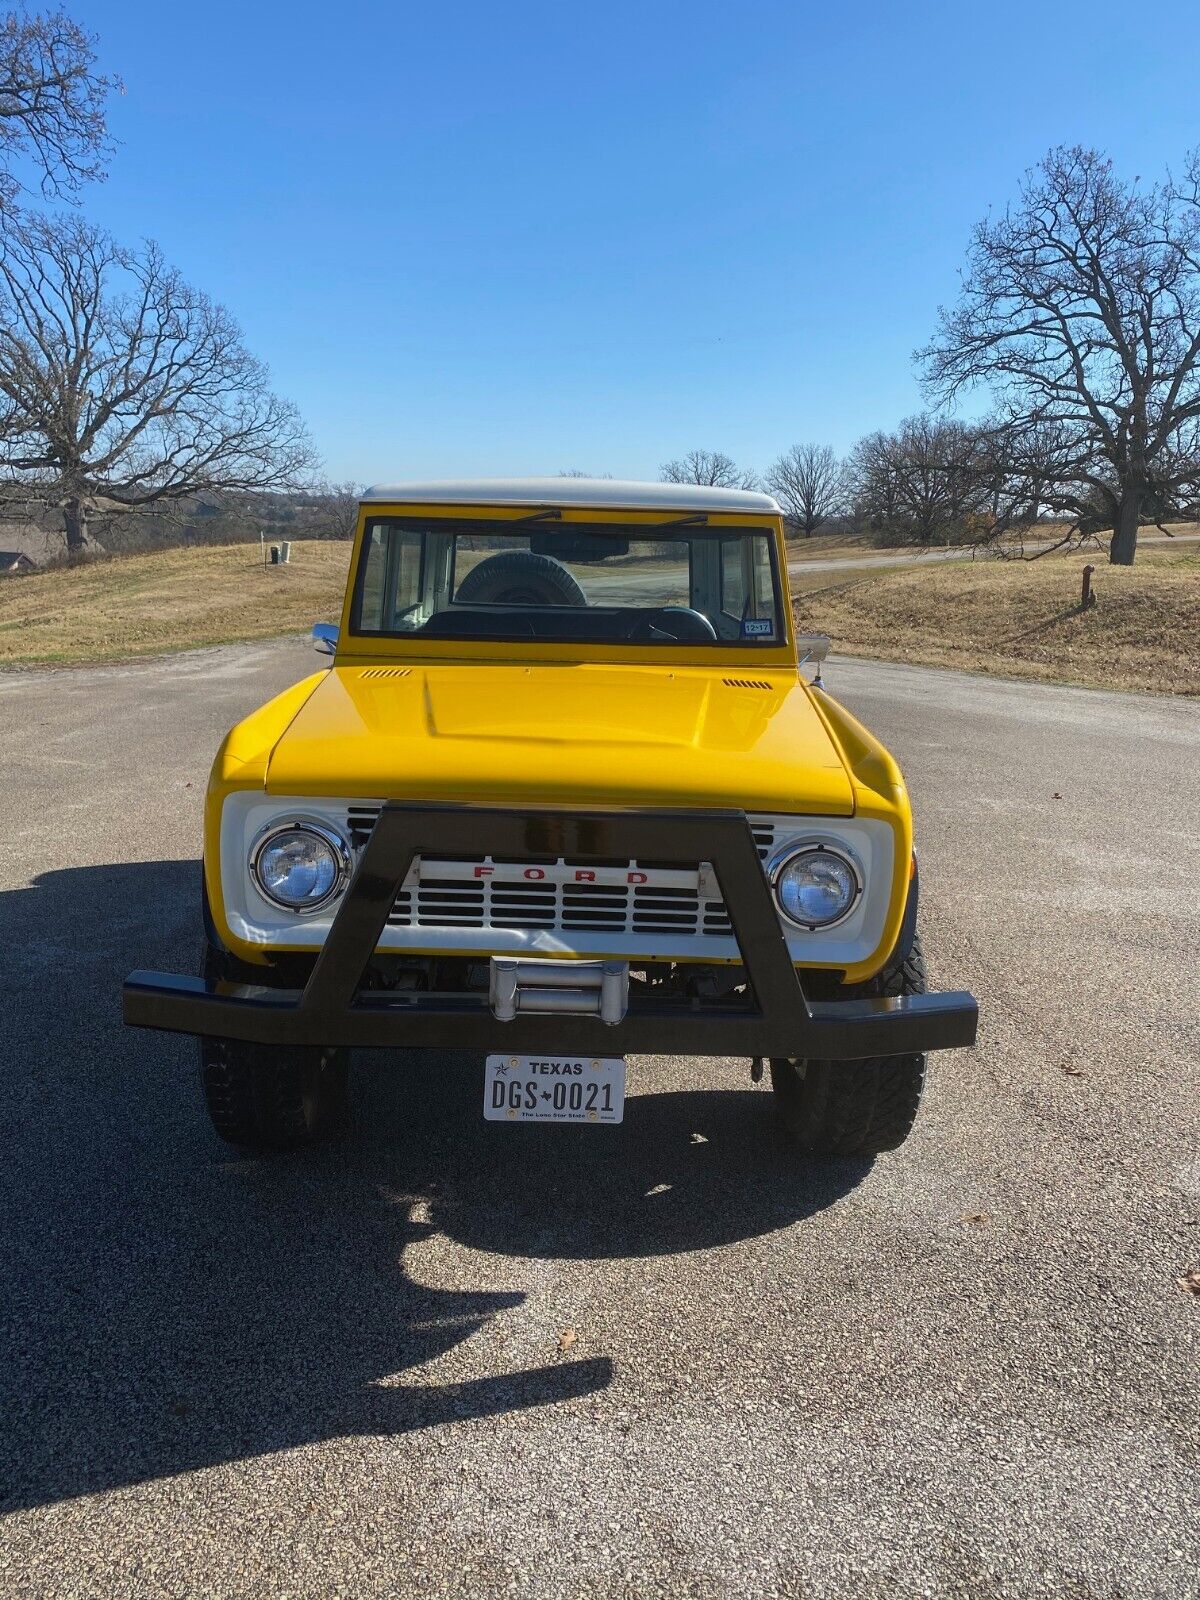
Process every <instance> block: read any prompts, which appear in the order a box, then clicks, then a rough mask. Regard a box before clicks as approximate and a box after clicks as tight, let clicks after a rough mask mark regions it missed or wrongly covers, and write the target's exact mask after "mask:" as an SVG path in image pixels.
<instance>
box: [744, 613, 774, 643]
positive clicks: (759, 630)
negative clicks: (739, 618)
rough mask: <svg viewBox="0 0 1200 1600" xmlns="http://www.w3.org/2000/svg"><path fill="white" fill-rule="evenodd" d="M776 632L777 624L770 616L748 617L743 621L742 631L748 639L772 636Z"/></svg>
mask: <svg viewBox="0 0 1200 1600" xmlns="http://www.w3.org/2000/svg"><path fill="white" fill-rule="evenodd" d="M774 632H775V624H774V623H773V622H772V621H771V619H770V617H747V618H746V619H745V621H744V622H743V623H742V633H743V634H744V635H745V637H746V638H747V639H755V638H760V637H762V636H763V635H766V636H770V635H771V634H772V633H774Z"/></svg>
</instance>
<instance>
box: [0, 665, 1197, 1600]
mask: <svg viewBox="0 0 1200 1600" xmlns="http://www.w3.org/2000/svg"><path fill="white" fill-rule="evenodd" d="M313 665H314V658H313V657H312V656H311V654H310V653H309V652H307V651H306V650H303V649H301V648H300V647H299V646H298V645H296V644H294V643H283V644H278V645H271V646H260V647H238V648H230V649H224V650H219V651H208V652H203V653H199V654H193V655H188V656H182V657H179V658H176V659H174V660H172V661H169V662H165V663H164V662H159V663H152V664H147V665H141V666H136V667H125V668H121V669H111V670H108V669H97V670H87V671H75V672H60V673H30V674H23V675H20V676H8V677H4V678H2V679H0V727H2V728H3V740H4V752H5V754H4V771H5V778H6V782H5V792H6V794H7V797H8V798H7V801H6V802H5V810H6V816H5V819H4V826H3V829H2V830H0V934H2V943H0V951H2V952H3V956H2V960H3V963H4V970H5V977H6V989H7V1006H6V1011H5V1020H4V1029H3V1031H4V1035H5V1047H4V1052H3V1061H4V1069H5V1075H6V1086H5V1093H4V1094H3V1097H2V1099H0V1118H2V1120H3V1146H2V1149H3V1162H2V1164H0V1205H2V1212H0V1216H2V1218H3V1227H2V1229H0V1339H2V1341H3V1345H2V1350H0V1356H2V1359H0V1404H2V1405H3V1408H4V1415H3V1431H2V1435H0V1438H2V1443H0V1505H2V1506H3V1509H4V1511H5V1515H4V1517H3V1518H2V1519H0V1591H2V1592H3V1593H4V1594H6V1595H13V1596H17V1595H20V1596H22V1597H26V1596H38V1595H45V1596H55V1597H56V1600H60V1597H65V1596H70V1595H95V1596H109V1595H124V1594H131V1595H134V1594H136V1595H169V1596H184V1595H197V1594H203V1595H206V1596H219V1595H234V1594H236V1595H242V1596H250V1595H264V1596H265V1595H276V1594H287V1595H295V1596H314V1597H315V1596H322V1597H324V1596H332V1595H345V1596H352V1597H354V1600H360V1597H365V1596H375V1595H379V1596H383V1595H389V1596H391V1595H409V1594H412V1595H425V1594H439V1595H440V1594H446V1595H470V1596H472V1597H487V1596H492V1595H501V1594H505V1595H507V1594H519V1595H529V1596H537V1597H541V1596H552V1595H553V1596H558V1595H562V1596H570V1597H571V1600H587V1597H593V1596H629V1597H633V1596H638V1597H641V1596H648V1595H658V1594H663V1595H671V1596H680V1595H687V1596H702V1597H709V1596H736V1597H739V1600H741V1597H758V1596H767V1595H788V1596H806V1597H813V1596H837V1597H852V1596H868V1595H870V1596H875V1595H880V1596H883V1595H889V1596H890V1595H895V1594H905V1595H907V1594H912V1593H918V1594H921V1593H923V1594H929V1595H938V1596H941V1595H958V1594H962V1595H970V1596H992V1595H1038V1596H1043V1595H1065V1596H1070V1597H1073V1600H1085V1597H1089V1600H1091V1597H1113V1600H1116V1597H1118V1596H1119V1597H1121V1600H1130V1597H1134V1596H1151V1595H1153V1596H1163V1597H1168V1596H1169V1597H1172V1600H1177V1597H1183V1596H1192V1595H1200V1534H1198V1527H1200V1474H1198V1472H1197V1446H1198V1435H1200V1407H1198V1404H1197V1398H1198V1397H1197V1373H1198V1370H1200V1362H1198V1359H1197V1358H1198V1356H1200V1297H1197V1296H1193V1295H1191V1294H1190V1293H1188V1292H1187V1291H1186V1290H1185V1289H1184V1288H1183V1287H1181V1286H1180V1283H1179V1281H1178V1280H1179V1279H1180V1277H1181V1275H1183V1274H1184V1273H1185V1271H1186V1270H1187V1269H1188V1268H1189V1267H1193V1266H1197V1265H1200V1140H1198V1137H1197V1135H1198V1131H1200V1115H1198V1103H1200V1095H1198V1093H1197V1090H1198V1087H1200V1068H1198V1060H1200V1024H1198V1021H1197V1014H1198V1000H1197V994H1198V990H1200V970H1198V969H1197V963H1196V950H1197V946H1198V943H1200V941H1198V939H1197V934H1198V918H1197V905H1198V904H1200V829H1198V827H1197V821H1196V789H1197V779H1198V778H1200V707H1197V706H1196V705H1195V704H1194V703H1188V702H1185V701H1180V702H1170V701H1165V700H1155V699H1149V698H1135V697H1122V696H1117V695H1106V694H1102V693H1097V692H1093V691H1088V690H1082V689H1059V688H1048V687H1043V686H1041V685H1032V684H1031V685H1013V684H1008V683H1002V682H991V681H987V680H982V679H970V678H967V677H963V676H959V675H957V674H954V673H948V672H937V671H930V670H924V669H918V668H899V667H891V666H887V665H881V664H875V663H849V662H839V663H834V664H833V665H832V666H831V667H830V668H829V669H828V674H827V676H828V682H829V686H830V688H831V689H832V691H833V692H834V693H835V694H838V695H840V696H842V697H844V699H845V700H846V702H847V704H848V705H849V706H850V707H851V709H852V710H854V711H855V712H856V713H858V714H860V715H861V716H863V717H864V719H865V720H866V721H867V722H868V723H870V724H871V725H872V726H873V727H874V728H875V729H876V730H877V731H878V732H879V733H880V734H881V735H882V736H883V737H884V738H885V739H886V740H887V741H888V742H889V743H890V745H891V746H892V748H893V749H894V751H895V752H896V754H897V755H898V757H899V758H900V760H901V762H902V764H903V765H904V767H905V769H906V772H907V775H908V778H909V781H910V784H911V787H912V790H913V795H914V802H915V808H916V814H917V819H918V844H919V848H920V851H921V887H922V904H923V912H924V917H923V920H924V930H925V938H926V944H927V948H928V950H929V953H930V957H931V965H932V969H933V978H934V981H935V983H937V984H938V985H939V986H941V987H968V988H971V989H973V990H974V991H975V992H976V994H977V995H978V997H979V1000H980V1004H981V1008H982V1025H981V1036H980V1044H979V1047H978V1049H977V1050H975V1051H974V1052H970V1053H967V1052H963V1053H955V1054H950V1055H945V1056H941V1057H938V1058H936V1060H935V1066H934V1069H933V1073H932V1083H931V1089H930V1092H929V1094H928V1097H927V1100H926V1104H925V1108H924V1109H923V1111H922V1115H921V1117H920V1119H919V1121H918V1125H917V1129H916V1132H915V1133H914V1135H913V1138H912V1139H911V1140H910V1142H909V1143H908V1144H907V1145H906V1146H905V1147H904V1148H903V1149H902V1150H901V1151H899V1152H897V1153H896V1154H895V1155H892V1156H888V1157H884V1158H882V1159H880V1160H879V1161H877V1162H876V1163H875V1164H874V1165H873V1166H870V1165H863V1164H855V1165H840V1166H834V1167H830V1168H826V1169H817V1168H806V1167H804V1166H797V1165H793V1164H791V1163H790V1162H789V1161H788V1160H787V1159H786V1158H785V1156H784V1155H783V1154H782V1153H781V1152H780V1151H779V1150H778V1149H777V1148H776V1146H775V1145H774V1144H773V1142H772V1138H771V1134H770V1097H769V1093H768V1091H767V1090H766V1089H765V1088H762V1087H759V1088H755V1087H753V1086H752V1085H751V1083H750V1080H749V1074H748V1063H747V1062H746V1061H729V1062H717V1061H708V1062H701V1061H694V1060H674V1059H663V1058H658V1059H642V1060H637V1061H635V1062H634V1063H632V1071H631V1082H630V1088H631V1100H630V1102H629V1104H628V1107H627V1112H626V1122H625V1124H624V1125H623V1126H622V1127H621V1128H619V1129H594V1128H589V1129H574V1130H573V1129H556V1128H552V1127H517V1128H513V1127H505V1126H503V1125H490V1124H489V1125H485V1124H484V1123H483V1122H482V1120H481V1119H480V1116H479V1107H478V1100H479V1094H480V1088H479V1067H478V1064H477V1063H476V1062H474V1061H472V1060H470V1059H463V1058H457V1057H434V1056H424V1057H417V1058H414V1059H413V1060H411V1061H409V1062H406V1063H404V1064H403V1065H401V1066H397V1065H396V1064H394V1063H391V1062H389V1061H388V1060H387V1059H386V1058H374V1057H371V1056H364V1057H362V1058H361V1059H360V1060H359V1062H358V1065H357V1068H356V1072H355V1076H354V1080H353V1101H354V1128H353V1131H352V1135H351V1137H350V1138H349V1139H348V1140H347V1141H346V1142H345V1143H343V1144H341V1145H339V1146H337V1147H335V1148H332V1149H327V1150H324V1151H321V1152H318V1153H315V1154H313V1153H310V1154H301V1155H299V1156H295V1157H288V1158H284V1159H273V1160H257V1159H247V1158H243V1157H240V1156H238V1155H236V1154H235V1153H233V1152H231V1151H229V1150H227V1149H225V1148H224V1147H222V1146H221V1145H219V1144H218V1143H217V1141H216V1140H215V1139H214V1138H213V1137H212V1136H211V1134H210V1133H209V1131H208V1128H207V1124H206V1121H205V1119H204V1115H203V1111H202V1108H201V1104H200V1099H199V1093H198V1087H197V1082H196V1074H195V1071H194V1062H193V1050H192V1048H191V1047H190V1046H189V1045H188V1043H187V1042H186V1041H182V1040H178V1039H173V1038H170V1037H167V1036H153V1035H149V1034H136V1033H132V1032H126V1031H125V1030H123V1029H122V1027H121V1024H120V1020H119V995H118V988H119V983H120V980H121V978H122V976H123V975H124V974H125V972H126V971H127V970H128V969H129V968H130V967H132V966H135V965H143V966H156V965H157V966H166V967H175V968H177V969H178V968H180V967H181V966H186V967H188V968H190V967H191V965H192V963H193V962H194V959H195V956H196V947H197V929H196V921H197V904H196V903H197V890H198V870H197V866H196V854H197V840H198V835H199V816H200V805H201V795H202V790H203V785H204V781H205V776H206V770H207V765H208V762H209V760H210V758H211V755H212V752H213V750H214V748H215V745H216V742H217V739H218V738H219V736H220V734H221V733H222V732H223V731H224V729H225V728H226V726H227V725H228V724H229V723H230V722H231V721H232V720H234V719H235V718H236V717H237V716H239V715H240V714H242V713H243V712H244V711H246V710H248V709H249V708H250V707H251V706H253V705H254V704H256V703H258V702H259V701H260V700H261V699H263V698H265V697H266V695H267V694H268V693H270V692H273V691H274V690H275V689H277V688H280V687H282V686H284V685H285V684H287V683H288V682H290V681H292V680H293V679H295V678H296V677H298V676H300V675H301V674H302V673H304V672H307V671H309V670H311V669H312V667H313Z"/></svg>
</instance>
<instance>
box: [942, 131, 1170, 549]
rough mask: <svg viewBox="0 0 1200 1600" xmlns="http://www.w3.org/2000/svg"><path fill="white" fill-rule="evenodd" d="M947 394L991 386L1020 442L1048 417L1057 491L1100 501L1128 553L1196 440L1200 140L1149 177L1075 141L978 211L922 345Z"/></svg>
mask: <svg viewBox="0 0 1200 1600" xmlns="http://www.w3.org/2000/svg"><path fill="white" fill-rule="evenodd" d="M917 359H918V360H919V361H920V362H921V363H922V364H923V366H924V372H925V377H926V381H927V384H928V387H929V389H930V391H931V393H932V394H934V395H935V396H936V397H937V398H938V399H939V400H942V401H950V400H952V399H953V398H954V397H955V396H957V395H958V394H959V393H960V392H962V391H964V390H968V389H970V388H972V387H974V386H976V385H986V386H988V387H989V388H990V389H991V390H992V392H993V394H994V397H995V400H996V404H997V413H998V422H999V424H1000V425H1002V426H1004V427H1005V428H1007V429H1009V430H1010V431H1011V432H1012V434H1013V435H1014V436H1015V437H1017V438H1018V439H1019V438H1020V437H1021V436H1022V435H1028V434H1029V433H1030V432H1031V431H1032V430H1043V431H1044V430H1047V429H1048V430H1050V431H1051V433H1052V435H1053V436H1054V437H1055V438H1056V439H1057V440H1058V441H1059V443H1060V446H1061V448H1062V450H1063V453H1064V456H1065V458H1066V460H1067V462H1069V473H1068V476H1067V477H1066V478H1065V479H1064V480H1062V481H1061V482H1060V484H1059V486H1058V487H1059V494H1058V500H1059V502H1060V503H1061V505H1062V506H1063V507H1064V508H1065V509H1066V511H1067V512H1068V514H1070V515H1072V516H1074V517H1077V518H1079V519H1080V520H1081V523H1082V521H1083V520H1084V519H1086V518H1087V517H1089V516H1090V517H1092V518H1094V517H1095V515H1096V513H1097V511H1099V513H1100V515H1101V517H1102V522H1103V526H1104V527H1106V528H1111V529H1112V541H1111V544H1110V547H1109V558H1110V560H1111V561H1113V562H1115V563H1117V564H1119V565H1125V566H1127V565H1129V564H1131V563H1132V561H1133V559H1134V553H1135V551H1136V548H1137V531H1138V527H1139V525H1140V524H1141V522H1142V521H1144V520H1145V519H1146V518H1147V517H1148V516H1150V517H1159V516H1160V515H1161V514H1162V513H1163V511H1164V510H1169V509H1170V508H1172V507H1174V506H1176V505H1177V504H1178V503H1179V501H1180V499H1181V498H1182V499H1183V500H1184V501H1185V502H1186V501H1187V500H1188V498H1189V495H1190V494H1191V490H1190V489H1189V487H1188V485H1189V484H1192V483H1194V481H1195V477H1196V468H1195V463H1196V461H1197V458H1198V453H1200V452H1198V446H1200V439H1198V437H1197V427H1198V426H1200V152H1197V153H1196V154H1193V155H1192V156H1191V157H1189V158H1188V161H1187V163H1186V167H1185V171H1184V176H1183V178H1182V180H1179V181H1176V180H1175V179H1172V178H1168V179H1167V180H1166V182H1164V183H1162V184H1156V185H1153V186H1151V187H1149V188H1146V189H1142V188H1139V187H1138V185H1137V183H1136V180H1135V182H1134V183H1133V184H1126V183H1122V182H1121V181H1120V180H1119V179H1117V178H1116V177H1114V175H1113V170H1112V163H1111V161H1109V160H1107V159H1106V158H1105V157H1104V156H1102V155H1100V154H1099V153H1098V152H1097V151H1095V150H1086V149H1082V148H1080V147H1078V146H1075V147H1073V148H1070V149H1066V148H1058V149H1054V150H1051V151H1050V153H1049V154H1048V155H1047V156H1046V157H1045V159H1044V160H1043V161H1042V163H1041V165H1040V166H1039V167H1038V168H1036V169H1035V171H1033V172H1032V173H1030V174H1028V175H1027V177H1026V180H1025V183H1024V185H1023V187H1022V190H1021V197H1020V201H1019V203H1018V204H1017V205H1016V206H1014V207H1013V208H1011V209H1009V210H1008V211H1006V212H1005V213H1004V215H1003V216H1002V217H1000V218H998V219H997V220H996V221H994V222H993V221H990V220H988V221H984V222H981V223H980V224H979V225H978V226H977V227H976V229H975V232H974V235H973V238H972V243H971V247H970V250H969V253H968V260H967V270H966V273H965V276H964V280H963V287H962V295H961V297H960V300H959V302H958V304H957V305H956V306H955V307H954V308H953V309H952V310H945V309H943V310H942V311H941V313H940V325H939V329H938V332H937V334H936V335H935V336H934V338H933V340H932V341H931V343H930V344H929V345H927V346H926V347H925V349H923V350H920V351H918V352H917Z"/></svg>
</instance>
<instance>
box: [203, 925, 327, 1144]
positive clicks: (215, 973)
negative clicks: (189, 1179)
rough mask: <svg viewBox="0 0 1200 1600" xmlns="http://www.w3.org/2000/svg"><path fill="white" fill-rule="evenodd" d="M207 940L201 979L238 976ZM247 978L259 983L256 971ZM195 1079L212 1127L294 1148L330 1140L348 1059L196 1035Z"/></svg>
mask: <svg viewBox="0 0 1200 1600" xmlns="http://www.w3.org/2000/svg"><path fill="white" fill-rule="evenodd" d="M235 969H236V963H234V962H233V961H232V958H230V957H229V956H227V955H225V953H224V952H223V951H219V950H215V949H214V948H213V947H212V946H211V945H210V944H208V943H207V942H206V943H205V947H204V961H203V965H202V969H201V970H202V972H203V975H204V976H205V977H206V978H213V977H226V978H228V977H235V976H238V977H243V978H247V979H248V980H249V978H250V975H249V974H248V972H247V971H246V970H245V969H243V970H242V971H240V972H237V971H236V970H235ZM251 981H259V982H261V975H259V976H257V977H255V978H254V979H253V980H251ZM199 1045H200V1078H201V1082H202V1083H203V1085H204V1100H205V1104H206V1105H207V1107H208V1115H209V1118H210V1120H211V1122H212V1125H213V1128H214V1129H215V1131H216V1132H217V1134H218V1135H219V1136H220V1137H221V1138H222V1139H224V1140H225V1142H226V1143H227V1144H236V1145H241V1146H243V1148H245V1149H247V1150H264V1151H265V1150H295V1149H298V1148H299V1147H300V1146H301V1145H306V1144H314V1143H315V1142H316V1141H318V1140H319V1139H323V1138H327V1137H328V1136H329V1135H330V1134H331V1133H332V1132H334V1130H335V1129H337V1128H338V1127H339V1126H340V1125H341V1122H342V1116H343V1112H344V1107H345V1090H346V1061H345V1057H344V1054H343V1053H342V1052H341V1051H337V1050H321V1049H311V1050H309V1049H293V1048H291V1047H290V1046H282V1045H266V1044H247V1043H245V1042H244V1041H242V1040H239V1039H203V1038H202V1039H201V1040H200V1041H199Z"/></svg>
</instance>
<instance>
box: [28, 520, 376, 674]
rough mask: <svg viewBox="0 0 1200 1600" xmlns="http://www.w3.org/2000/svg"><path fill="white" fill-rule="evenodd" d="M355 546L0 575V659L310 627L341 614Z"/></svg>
mask: <svg viewBox="0 0 1200 1600" xmlns="http://www.w3.org/2000/svg"><path fill="white" fill-rule="evenodd" d="M349 561H350V546H349V544H348V543H343V542H341V541H336V540H324V539H311V540H303V541H299V542H295V543H293V545H292V559H291V561H290V562H289V563H288V564H287V565H286V566H274V567H273V566H264V565H263V561H262V557H261V556H260V554H259V551H258V547H257V546H255V545H248V544H232V545H204V546H199V547H196V548H192V549H170V550H157V551H154V552H151V553H148V554H141V555H130V556H116V557H111V558H107V559H101V560H98V561H93V562H88V563H86V564H84V565H82V566H78V567H67V568H61V569H58V570H56V571H52V572H41V573H34V574H31V575H30V576H27V577H20V578H8V579H4V580H3V581H0V666H10V667H17V666H22V667H33V666H69V665H76V664H81V663H83V662H116V661H129V660H133V659H136V658H137V657H139V656H154V655H166V654H172V653H174V652H176V651H179V650H190V649H195V648H197V647H200V646H204V645H216V644H233V643H238V642H240V641H249V640H254V639H270V638H275V637H277V636H279V635H281V634H289V633H300V632H307V630H308V629H309V628H310V627H311V626H312V624H313V623H314V622H315V621H318V620H322V619H324V620H336V618H337V617H338V615H339V614H340V612H341V607H342V592H343V590H344V588H345V584H346V571H347V568H348V566H349Z"/></svg>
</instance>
